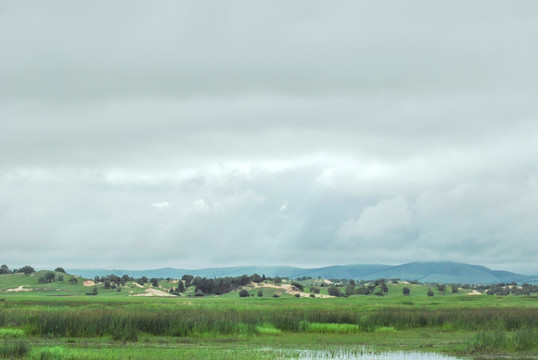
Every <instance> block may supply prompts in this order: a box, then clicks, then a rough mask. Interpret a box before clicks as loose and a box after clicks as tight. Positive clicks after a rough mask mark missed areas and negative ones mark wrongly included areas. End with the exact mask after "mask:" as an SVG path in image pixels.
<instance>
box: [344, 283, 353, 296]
mask: <svg viewBox="0 0 538 360" xmlns="http://www.w3.org/2000/svg"><path fill="white" fill-rule="evenodd" d="M353 294H355V285H348V286H346V295H353Z"/></svg>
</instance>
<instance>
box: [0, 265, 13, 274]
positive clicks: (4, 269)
mask: <svg viewBox="0 0 538 360" xmlns="http://www.w3.org/2000/svg"><path fill="white" fill-rule="evenodd" d="M5 274H11V271H10V270H9V268H8V267H7V265H2V266H0V275H5Z"/></svg>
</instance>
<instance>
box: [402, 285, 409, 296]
mask: <svg viewBox="0 0 538 360" xmlns="http://www.w3.org/2000/svg"><path fill="white" fill-rule="evenodd" d="M403 294H404V295H409V294H411V289H410V288H408V287H407V286H404V288H403Z"/></svg>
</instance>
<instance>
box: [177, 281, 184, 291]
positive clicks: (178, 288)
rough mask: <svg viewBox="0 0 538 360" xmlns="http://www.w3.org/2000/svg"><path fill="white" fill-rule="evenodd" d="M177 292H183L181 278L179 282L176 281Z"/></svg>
mask: <svg viewBox="0 0 538 360" xmlns="http://www.w3.org/2000/svg"><path fill="white" fill-rule="evenodd" d="M177 292H178V293H182V292H185V285H183V280H179V282H178V283H177Z"/></svg>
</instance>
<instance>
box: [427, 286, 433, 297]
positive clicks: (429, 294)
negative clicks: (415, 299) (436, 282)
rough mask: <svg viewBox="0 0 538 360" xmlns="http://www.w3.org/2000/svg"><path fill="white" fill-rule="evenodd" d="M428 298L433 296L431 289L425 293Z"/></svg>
mask: <svg viewBox="0 0 538 360" xmlns="http://www.w3.org/2000/svg"><path fill="white" fill-rule="evenodd" d="M426 294H427V295H428V296H433V290H432V288H429V289H428V292H427V293H426Z"/></svg>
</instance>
